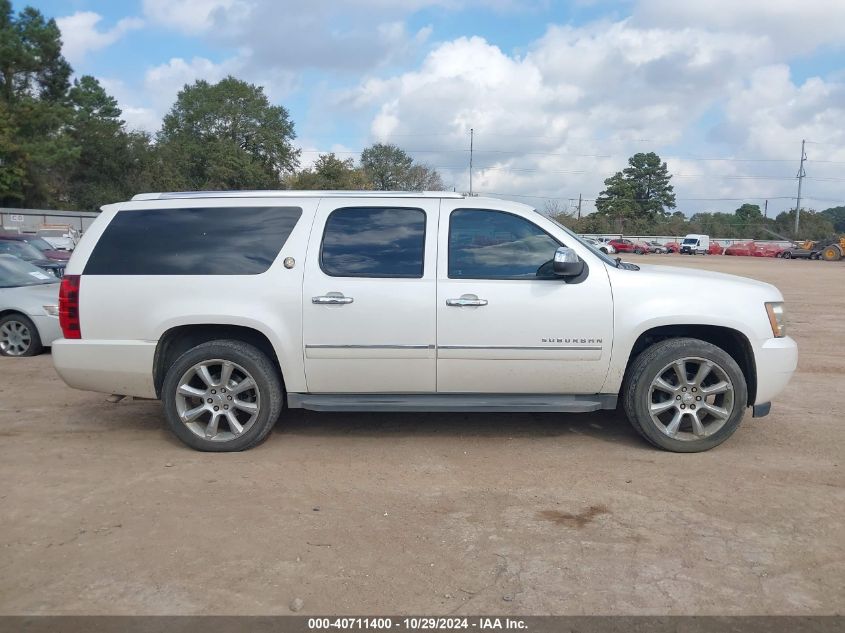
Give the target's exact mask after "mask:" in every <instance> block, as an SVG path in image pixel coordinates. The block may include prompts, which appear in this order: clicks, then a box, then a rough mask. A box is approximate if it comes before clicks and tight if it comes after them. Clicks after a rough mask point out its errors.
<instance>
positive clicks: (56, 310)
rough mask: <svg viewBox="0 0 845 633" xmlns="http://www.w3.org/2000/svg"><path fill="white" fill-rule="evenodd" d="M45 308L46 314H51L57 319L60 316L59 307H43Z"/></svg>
mask: <svg viewBox="0 0 845 633" xmlns="http://www.w3.org/2000/svg"><path fill="white" fill-rule="evenodd" d="M41 307H42V308H44V312H46V313H47V314H49V315H50V316H54V317H57V316H59V306H41Z"/></svg>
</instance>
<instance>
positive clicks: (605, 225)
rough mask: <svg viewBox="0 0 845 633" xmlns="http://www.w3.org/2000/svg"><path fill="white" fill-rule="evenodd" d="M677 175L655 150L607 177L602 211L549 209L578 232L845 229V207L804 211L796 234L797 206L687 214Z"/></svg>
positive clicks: (804, 232)
mask: <svg viewBox="0 0 845 633" xmlns="http://www.w3.org/2000/svg"><path fill="white" fill-rule="evenodd" d="M671 180H672V175H671V174H670V173H669V169H668V167H667V165H666V163H665V162H664V161H662V160H661V159H660V157H659V156H658V155H657V154H655V153H654V152H648V153H637V154H634V155H633V156H631V157H630V158H629V159H628V166H627V167H626V168H625V169H624V170H622V171H619V172H616V173H615V174H614V175H613V176H611V177H609V178H607V179H606V180H605V181H604V185H605V189H604V190H603V191H602V192H601V193H600V194H599V196H598V198H596V211H595V212H594V213H591V214H589V215H584V216H582V217H581V218H578V217H577V215H576V212H575V211H572V210H569V209H562V208H561V205H560V203H559V202H557V201H553V200H551V201H548V202H547V203H546V206H545V212H546V213H547V214H548V215H551V216H553V217H554V218H555V219H556V220H557V221H558V222H561V223H562V224H565V225H566V226H568V227H569V228H571V229H573V230H574V231H577V232H578V233H611V234H612V233H620V234H628V235H686V234H687V233H703V234H706V235H712V236H714V237H720V238H750V239H776V238H777V237H784V238H787V239H789V238H795V237H800V238H801V239H824V238H828V237H831V236H833V235H834V234H836V233H842V232H845V207H832V208H830V209H825V210H823V211H821V212H816V211H815V210H813V209H803V208H802V209H801V216H800V218H799V227H800V228H799V234H798V236H795V210H794V209H792V210H790V211H783V212H781V213H779V214H778V215H777V216H776V217H773V218H770V217H766V216H765V215H764V213H763V209H761V208H760V205H759V204H750V203H744V204H742V205H740V206H739V207H738V208H737V209H736V210H735V211H734V212H733V213H724V212H714V211H704V212H699V213H695V214H694V215H692V216H691V217H687V216H686V215H685V214H684V213H682V212H681V211H673V210H674V209H675V207H676V204H675V203H676V199H675V191H674V187H673V186H672V184H671Z"/></svg>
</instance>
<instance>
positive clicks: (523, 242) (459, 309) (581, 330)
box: [437, 200, 613, 394]
mask: <svg viewBox="0 0 845 633" xmlns="http://www.w3.org/2000/svg"><path fill="white" fill-rule="evenodd" d="M473 202H474V201H472V200H455V201H451V200H443V201H442V206H441V221H440V227H439V236H438V266H437V391H438V392H440V393H501V394H515V393H534V394H544V393H545V394H592V393H598V391H599V389H600V388H601V386H602V384H603V383H604V379H605V376H606V374H607V368H608V365H609V360H610V350H611V343H612V335H613V303H612V297H611V293H610V282H609V280H608V276H607V272H606V271H605V269H604V266H603V265H602V264H601V263H600V262H598V261H596V260H592V261H590V262H588V270H587V274H586V276H584V277H583V278H582V279H580V280H573V281H572V282H569V283H567V282H566V281H564V280H563V279H561V278H559V277H554V276H540V277H538V269H539V268H540V267H541V266H543V264H546V263H547V262H548V261H549V260H551V259H552V258H553V257H554V253H555V250H556V249H557V248H558V247H559V246H565V245H566V244H564V241H563V238H564V237H565V235H566V234H565V233H564V232H563V231H560V230H559V229H557V227H555V226H554V225H553V224H552V223H551V222H548V221H547V220H544V219H543V218H542V217H541V216H540V215H539V214H533V213H532V214H525V215H524V213H525V212H516V211H513V212H511V211H504V210H499V209H489V208H478V207H473ZM476 204H481V202H478V203H476ZM526 215H536V216H537V217H536V219H535V218H530V219H529V218H528V217H526ZM539 222H542V223H543V224H544V225H545V227H546V228H543V227H541V226H539V224H538V223H539ZM555 234H556V235H555ZM548 269H549V266H545V267H544V270H548Z"/></svg>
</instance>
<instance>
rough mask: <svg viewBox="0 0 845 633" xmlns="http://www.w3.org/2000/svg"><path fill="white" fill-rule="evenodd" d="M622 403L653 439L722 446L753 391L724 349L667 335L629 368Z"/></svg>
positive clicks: (690, 447)
mask: <svg viewBox="0 0 845 633" xmlns="http://www.w3.org/2000/svg"><path fill="white" fill-rule="evenodd" d="M627 376H628V377H627V378H626V381H625V382H626V384H625V385H624V387H623V393H622V398H623V406H624V408H625V412H626V413H627V415H628V419H629V420H630V421H631V424H632V425H633V426H634V428H635V429H636V430H637V431H638V432H639V433H640V434H641V435H642V436H643V437H645V439H647V440H648V441H649V442H651V443H652V444H654V445H655V446H658V447H660V448H663V449H665V450H669V451H673V452H676V453H698V452H701V451H706V450H709V449H711V448H713V447H715V446H718V445H719V444H721V443H722V442H724V441H725V440H726V439H728V438H729V437H730V436H731V435H733V433H734V431H736V429H737V428H738V427H739V424H740V422H741V421H742V417H743V415H744V413H745V408H746V403H747V400H748V391H747V387H746V382H745V376H744V375H743V373H742V370H741V369H740V368H739V365H737V363H736V361H735V360H734V359H733V358H732V357H731V356H730V354H728V353H727V352H726V351H725V350H723V349H721V348H720V347H716V346H715V345H713V344H711V343H707V342H706V341H702V340H699V339H692V338H676V339H667V340H665V341H661V342H659V343H655V344H654V345H652V346H651V347H649V348H648V349H646V350H645V351H644V352H642V353H641V354H640V355H639V356H638V357H637V358H636V359H635V360H634V362H633V363H632V365H631V367H630V368H629V369H628V374H627Z"/></svg>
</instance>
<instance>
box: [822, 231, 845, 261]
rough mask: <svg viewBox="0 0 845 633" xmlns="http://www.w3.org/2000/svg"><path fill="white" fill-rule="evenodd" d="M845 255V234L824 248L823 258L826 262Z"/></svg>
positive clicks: (837, 259) (836, 259)
mask: <svg viewBox="0 0 845 633" xmlns="http://www.w3.org/2000/svg"><path fill="white" fill-rule="evenodd" d="M843 257H845V235H843V236H842V237H840V238H839V241H838V242H833V243H832V244H828V245H827V246H825V247H824V248H822V259H823V260H825V261H826V262H836V261H839V260H840V259H842V258H843Z"/></svg>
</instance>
